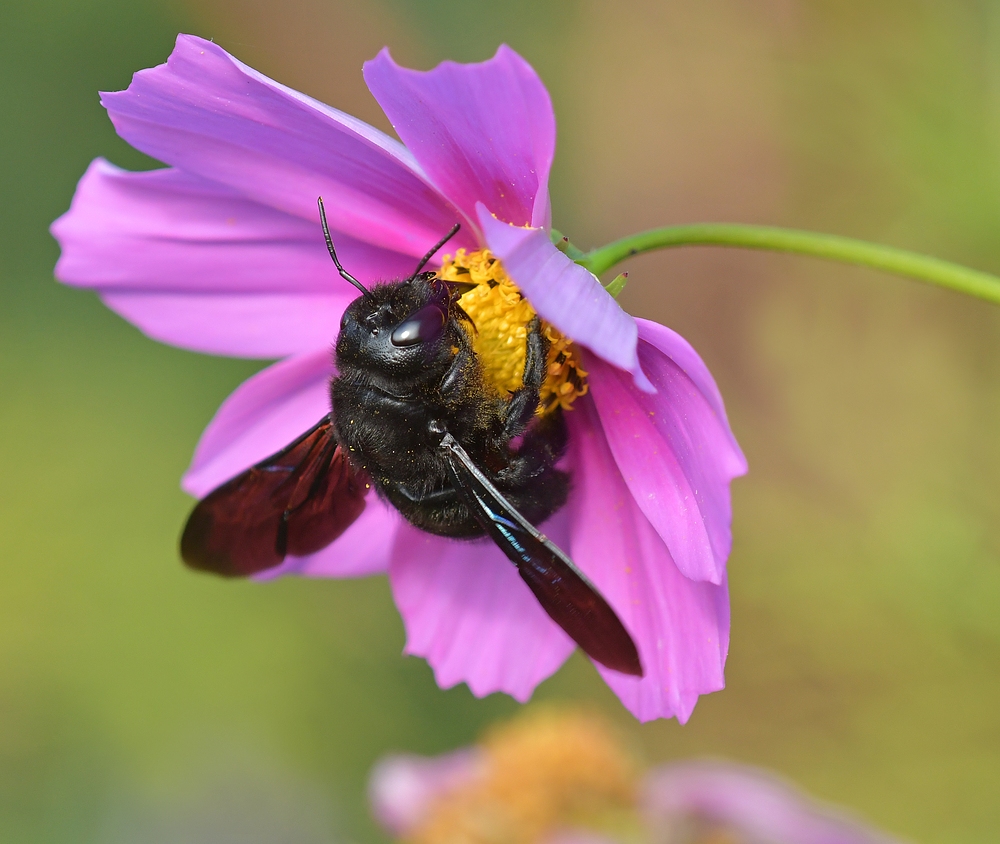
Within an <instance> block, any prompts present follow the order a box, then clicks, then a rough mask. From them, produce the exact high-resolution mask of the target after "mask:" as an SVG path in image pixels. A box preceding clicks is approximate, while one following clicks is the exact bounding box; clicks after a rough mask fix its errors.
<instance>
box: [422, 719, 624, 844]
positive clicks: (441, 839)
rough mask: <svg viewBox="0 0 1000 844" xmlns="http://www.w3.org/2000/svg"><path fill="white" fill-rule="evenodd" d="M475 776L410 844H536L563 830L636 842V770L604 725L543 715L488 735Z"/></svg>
mask: <svg viewBox="0 0 1000 844" xmlns="http://www.w3.org/2000/svg"><path fill="white" fill-rule="evenodd" d="M480 749H481V750H482V752H483V757H484V758H483V765H482V767H481V769H480V773H479V775H478V776H476V777H472V778H470V780H468V781H467V782H464V783H462V784H461V785H459V786H457V787H455V788H454V789H453V790H451V791H449V792H447V793H445V794H443V795H441V796H440V797H438V798H437V800H436V802H435V803H434V804H433V805H432V806H431V808H430V811H429V812H428V815H427V816H426V819H425V820H424V822H423V823H422V824H420V825H419V826H418V827H417V829H415V830H413V831H412V832H411V833H410V835H409V836H408V837H407V841H408V842H411V844H534V842H538V841H540V840H542V839H543V838H544V837H545V836H546V835H547V834H548V833H550V832H552V831H554V830H557V829H562V828H589V829H592V830H605V831H609V832H610V831H612V830H613V831H614V832H615V833H616V834H618V835H619V836H621V835H622V833H625V837H631V836H630V835H628V833H629V832H634V827H636V825H637V823H638V821H637V816H636V812H635V802H636V790H637V781H638V772H637V768H636V766H635V764H634V763H633V761H632V759H631V757H629V756H628V754H626V753H625V751H624V750H623V749H622V747H621V744H620V742H619V740H618V739H617V738H616V737H615V735H614V734H613V732H612V731H611V730H610V729H609V728H608V726H607V725H606V724H605V723H604V721H603V720H601V719H600V718H597V717H595V716H591V715H588V714H584V713H574V712H568V713H567V712H554V711H545V710H543V711H541V712H538V711H536V712H534V713H531V714H529V715H527V716H525V717H522V718H520V719H518V720H516V721H514V722H513V723H509V724H505V725H503V726H500V727H498V728H496V729H494V730H493V731H492V732H491V733H489V734H487V736H486V739H485V740H484V741H483V743H482V746H481V748H480Z"/></svg>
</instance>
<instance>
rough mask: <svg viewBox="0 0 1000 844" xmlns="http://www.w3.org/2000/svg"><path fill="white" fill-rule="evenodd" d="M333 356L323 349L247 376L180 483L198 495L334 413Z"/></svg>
mask: <svg viewBox="0 0 1000 844" xmlns="http://www.w3.org/2000/svg"><path fill="white" fill-rule="evenodd" d="M332 375H333V358H332V354H331V352H330V350H329V349H320V350H317V351H313V352H309V353H306V354H302V355H297V356H295V357H291V358H287V359H285V360H283V361H279V362H278V363H276V364H273V365H272V366H269V367H268V368H267V369H264V370H262V371H260V372H258V373H257V374H256V375H254V376H253V377H251V378H248V379H247V380H246V381H244V382H243V383H242V384H240V386H239V387H237V388H236V390H235V391H234V392H233V394H232V395H231V396H229V398H227V399H226V400H225V401H224V402H223V403H222V406H221V407H220V408H219V409H218V411H217V412H216V414H215V418H214V419H212V421H211V422H210V423H209V424H208V427H207V428H206V429H205V432H204V433H203V434H202V435H201V440H200V441H199V442H198V447H197V448H196V449H195V452H194V457H193V458H192V460H191V466H190V467H189V468H188V470H187V472H186V473H185V475H184V478H183V480H182V482H181V486H183V487H184V489H185V490H186V491H187V492H189V493H190V494H191V495H195V496H198V497H199V498H200V497H202V496H204V495H207V494H208V493H209V492H211V491H212V490H213V489H215V488H216V487H217V486H219V484H221V483H223V482H224V481H227V480H229V479H230V478H232V477H234V476H235V475H238V474H239V473H240V472H242V471H243V470H244V469H248V468H249V467H250V466H252V465H253V464H254V463H258V462H260V461H261V460H263V459H264V458H265V457H268V456H269V455H271V454H274V453H275V452H276V451H279V450H281V449H282V448H284V447H285V446H286V445H288V444H289V443H290V442H291V441H292V440H294V439H295V438H296V437H298V436H299V435H300V434H303V433H305V432H306V431H307V430H309V429H310V428H311V427H312V426H313V425H315V424H316V423H317V422H319V421H320V419H322V418H323V417H324V416H325V415H326V414H328V413H329V412H330V388H329V383H330V377H331V376H332Z"/></svg>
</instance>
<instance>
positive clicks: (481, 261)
mask: <svg viewBox="0 0 1000 844" xmlns="http://www.w3.org/2000/svg"><path fill="white" fill-rule="evenodd" d="M438 275H439V276H440V277H441V278H443V279H445V280H446V281H460V282H466V283H469V282H471V283H473V284H475V285H476V288H475V289H474V290H470V291H469V292H468V293H466V294H464V295H463V296H462V298H461V299H460V300H459V304H460V305H461V306H462V309H463V310H464V311H465V312H466V313H467V314H468V315H469V317H470V319H472V321H473V323H474V324H475V326H476V330H475V332H473V334H472V343H473V346H474V348H475V350H476V354H477V355H479V360H480V361H481V362H482V365H483V374H484V375H485V377H486V379H487V380H488V381H490V382H491V383H492V384H494V385H495V386H496V387H497V389H499V390H501V391H505V392H513V391H514V390H516V389H518V388H519V387H520V386H521V385H522V384H523V379H524V358H525V353H526V346H525V343H526V338H527V334H528V323H529V322H531V320H532V319H534V317H535V309H534V308H532V307H531V305H530V304H529V303H528V300H527V299H525V298H524V297H523V296H522V295H521V291H520V290H519V289H518V287H517V285H516V284H514V282H513V281H511V279H510V276H508V275H507V273H506V272H505V271H504V268H503V265H502V264H501V263H500V261H499V259H497V258H494V257H493V255H492V254H491V253H490V251H489V250H488V249H480V250H478V251H476V252H468V253H467V252H466V251H465V250H464V249H459V250H458V252H457V253H456V254H455V255H454V257H452V256H451V255H446V256H445V260H444V264H443V266H442V267H441V270H440V271H439V272H438ZM542 331H543V332H544V333H545V337H546V338H547V339H548V341H549V360H548V373H547V375H546V377H545V383H544V384H543V385H542V389H541V401H540V402H539V405H538V414H539V415H544V414H546V413H549V412H551V411H552V410H554V409H555V408H557V407H561V408H563V409H564V410H569V409H570V407H571V406H572V405H573V402H574V401H575V400H576V398H577V397H578V396H582V395H585V394H586V392H587V373H586V372H585V371H584V370H583V367H582V366H581V365H580V352H579V350H578V349H577V348H576V346H574V345H573V341H572V340H570V339H569V338H568V337H565V336H564V335H563V334H562V333H561V332H559V331H558V330H557V329H556V328H554V327H553V326H551V325H549V324H548V323H547V322H545V321H543V322H542Z"/></svg>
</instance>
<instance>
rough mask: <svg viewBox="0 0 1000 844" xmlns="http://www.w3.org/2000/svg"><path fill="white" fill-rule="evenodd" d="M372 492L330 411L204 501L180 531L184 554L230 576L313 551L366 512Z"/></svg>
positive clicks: (197, 565)
mask: <svg viewBox="0 0 1000 844" xmlns="http://www.w3.org/2000/svg"><path fill="white" fill-rule="evenodd" d="M367 492H368V485H367V483H366V479H365V478H364V477H362V476H361V475H359V474H358V473H356V472H355V471H354V470H353V469H351V467H350V465H349V464H348V462H347V458H346V456H345V455H344V452H343V451H342V450H341V448H340V446H339V445H338V443H337V441H336V439H335V438H334V436H333V426H332V423H331V421H330V418H329V417H324V418H323V419H322V420H321V421H320V422H319V423H318V424H317V425H315V426H314V427H313V428H310V429H309V430H308V431H306V433H304V434H303V435H302V436H301V437H299V438H298V439H297V440H295V441H294V442H293V443H291V444H290V445H288V446H286V447H285V448H283V449H282V450H281V451H279V452H278V453H277V454H272V455H271V456H270V457H268V458H267V459H266V460H262V461H261V462H260V463H258V464H257V465H256V466H252V467H251V468H249V469H247V470H246V471H245V472H243V473H242V474H240V475H237V476H236V477H235V478H233V479H232V480H230V481H227V482H226V483H224V484H223V485H222V486H220V487H218V488H217V489H215V490H213V491H212V492H210V493H209V494H208V495H207V496H205V497H204V498H203V499H202V500H201V501H199V502H198V504H197V505H196V506H195V508H194V510H193V511H192V512H191V515H190V516H189V517H188V520H187V524H186V525H185V526H184V533H183V534H182V535H181V557H182V558H183V559H184V562H185V563H187V564H188V565H189V566H191V568H195V569H201V570H203V571H210V572H214V573H215V574H221V575H223V576H224V577H246V576H248V575H251V574H256V573H257V572H261V571H265V570H266V569H269V568H274V567H275V566H277V565H280V564H281V562H282V561H283V560H284V559H285V555H286V554H292V555H293V556H303V555H305V554H312V553H315V552H316V551H319V550H320V549H322V548H325V547H326V546H327V545H329V544H330V543H331V542H333V540H335V539H336V538H337V537H338V536H340V535H341V534H342V533H343V532H344V531H345V530H347V528H348V527H349V526H350V525H351V523H352V522H353V521H354V520H355V519H357V517H358V516H360V515H361V511H362V510H364V509H365V494H366V493H367Z"/></svg>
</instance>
